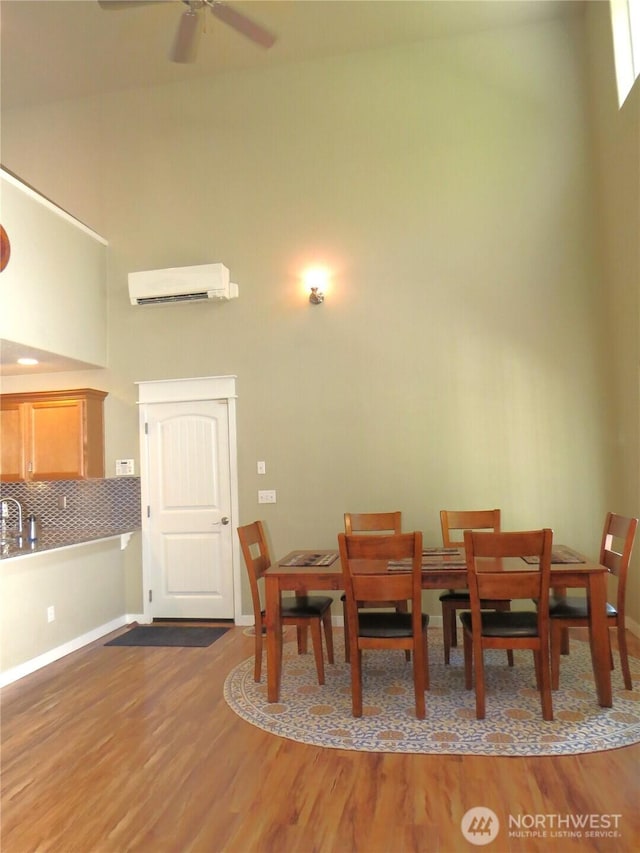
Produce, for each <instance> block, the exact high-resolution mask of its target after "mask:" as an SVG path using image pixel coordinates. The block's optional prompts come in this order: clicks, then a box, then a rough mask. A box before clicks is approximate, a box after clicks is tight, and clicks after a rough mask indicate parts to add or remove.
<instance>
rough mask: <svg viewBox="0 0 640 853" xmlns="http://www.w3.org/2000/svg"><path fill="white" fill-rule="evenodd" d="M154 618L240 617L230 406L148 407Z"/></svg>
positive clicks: (146, 522)
mask: <svg viewBox="0 0 640 853" xmlns="http://www.w3.org/2000/svg"><path fill="white" fill-rule="evenodd" d="M145 437H146V443H147V460H148V461H147V480H148V482H147V489H146V490H145V491H146V494H147V499H148V506H147V507H146V508H145V507H144V506H143V514H144V513H145V510H146V516H147V517H146V518H145V519H144V522H143V523H144V526H145V527H146V528H147V531H146V533H147V536H146V542H147V545H148V555H147V558H148V560H149V562H150V565H149V571H148V576H149V578H150V583H151V587H150V591H149V600H150V610H151V613H152V615H153V618H155V619H158V618H163V617H165V618H185V619H189V618H191V619H229V618H233V615H234V600H233V586H234V584H233V553H232V552H233V549H232V535H233V529H234V526H233V524H232V523H231V520H232V501H231V483H230V453H229V416H228V402H227V400H195V401H177V402H170V403H154V404H152V405H148V406H146V407H145Z"/></svg>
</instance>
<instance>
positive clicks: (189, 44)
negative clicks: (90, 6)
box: [98, 0, 276, 62]
mask: <svg viewBox="0 0 640 853" xmlns="http://www.w3.org/2000/svg"><path fill="white" fill-rule="evenodd" d="M173 2H177V0H98V5H99V6H100V8H102V9H109V10H112V9H127V8H129V7H130V6H150V5H152V4H156V3H173ZM180 2H181V3H182V4H183V5H184V6H186V7H187V9H186V11H184V12H183V13H182V17H181V18H180V21H179V22H178V29H177V30H176V34H175V36H174V39H173V45H172V47H171V50H170V52H169V59H171V61H172V62H195V59H196V53H197V50H198V41H199V38H200V33H201V31H202V27H201V21H202V15H203V14H204V10H205V9H210V10H211V14H212V15H213V16H214V17H215V18H217V19H218V20H219V21H222V22H223V23H225V24H228V25H229V26H230V27H233V29H234V30H236V31H237V32H239V33H241V34H242V35H243V36H246V38H248V39H250V40H251V41H252V42H254V43H255V44H257V45H260V47H264V48H269V47H271V46H272V45H273V44H274V43H275V41H276V37H275V36H274V35H273V34H272V33H270V32H269V31H268V30H265V29H264V27H262V26H260V24H258V23H256V22H255V21H253V20H251V18H248V17H247V16H246V15H243V14H242V13H241V12H238V11H237V10H236V9H232V8H231V6H229V5H227V3H224V2H222V0H180Z"/></svg>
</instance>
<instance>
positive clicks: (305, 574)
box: [264, 545, 613, 708]
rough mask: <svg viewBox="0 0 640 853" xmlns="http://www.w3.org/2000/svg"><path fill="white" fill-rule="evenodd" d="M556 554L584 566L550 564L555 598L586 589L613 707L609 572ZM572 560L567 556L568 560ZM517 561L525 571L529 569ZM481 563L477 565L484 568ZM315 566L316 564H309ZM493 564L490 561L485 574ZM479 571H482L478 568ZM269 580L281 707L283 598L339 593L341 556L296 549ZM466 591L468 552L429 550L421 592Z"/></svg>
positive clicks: (375, 567) (376, 566) (594, 655)
mask: <svg viewBox="0 0 640 853" xmlns="http://www.w3.org/2000/svg"><path fill="white" fill-rule="evenodd" d="M553 550H554V554H558V555H559V556H560V557H564V558H565V559H567V558H569V559H570V558H571V555H573V556H574V557H575V559H576V560H581V562H570V563H569V562H562V563H556V562H553V563H552V565H551V586H552V587H553V588H554V590H555V591H556V594H562V593H563V592H564V590H566V589H567V588H575V587H578V588H583V589H586V594H587V598H588V601H589V612H590V622H589V643H590V647H591V662H592V666H593V674H594V679H595V684H596V692H597V697H598V702H599V704H600V705H601V706H602V707H604V708H610V707H611V706H612V703H613V699H612V689H611V670H610V652H609V627H608V623H607V618H606V602H607V575H608V573H609V570H608V569H607V567H606V566H602V565H600V563H596V562H593V561H592V560H589V558H588V557H585V556H583V555H582V554H579V553H578V552H576V551H573V550H572V549H570V548H567V546H562V545H560V546H554V549H553ZM567 555H569V557H567ZM514 559H518V560H519V562H520V563H521V567H522V569H523V570H526V568H527V564H526V563H525V562H524V560H520V559H519V558H514ZM481 562H482V561H479V563H481ZM309 563H315V564H314V565H308V564H309ZM360 563H361V565H360V567H358V566H357V565H356V566H355V571H362V572H364V573H367V574H370V573H378V572H387V571H394V569H393V568H390V567H389V565H388V564H387V563H385V562H383V561H370V560H362V561H360ZM492 567H493V569H494V570H495V562H494V561H493V560H487V561H486V566H485V570H489V569H491V568H492ZM478 568H479V570H482V568H481V566H480V565H478ZM264 579H265V627H266V633H267V636H266V641H267V699H268V701H269V702H277V701H278V700H279V698H280V683H281V679H282V614H281V596H282V592H283V591H285V590H287V591H290V592H293V593H294V594H295V595H306V594H307V593H309V592H310V591H312V590H313V591H315V590H341V589H343V588H344V586H343V579H342V565H341V563H340V557H339V555H338V552H337V551H334V550H326V549H319V550H312V549H305V550H297V551H291V552H290V553H289V554H287V555H286V556H285V557H283V558H282V559H280V560H279V561H278V562H277V563H275V564H273V565H271V566H270V567H269V568H268V569H267V571H266V572H265V574H264ZM466 587H467V569H466V563H465V558H464V549H461V548H460V549H459V548H439V547H433V548H425V550H424V552H423V566H422V588H423V589H465V588H466Z"/></svg>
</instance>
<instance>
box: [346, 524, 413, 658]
mask: <svg viewBox="0 0 640 853" xmlns="http://www.w3.org/2000/svg"><path fill="white" fill-rule="evenodd" d="M344 532H345V533H346V534H347V536H350V535H351V534H353V533H384V532H386V533H401V532H402V513H401V512H398V511H394V512H345V514H344ZM340 601H341V602H342V624H343V625H344V659H345V661H346V662H347V663H349V655H350V652H349V648H350V646H349V623H348V619H347V605H346V601H347V597H346V595H342V596H340ZM358 608H359V609H362V610H372V609H380V608H393V609H394V610H395V612H396V613H408V612H409V608H408V606H407V602H406V601H359V602H358ZM405 657H406V659H407V660H411V652H410V651H408V650H407V651H405Z"/></svg>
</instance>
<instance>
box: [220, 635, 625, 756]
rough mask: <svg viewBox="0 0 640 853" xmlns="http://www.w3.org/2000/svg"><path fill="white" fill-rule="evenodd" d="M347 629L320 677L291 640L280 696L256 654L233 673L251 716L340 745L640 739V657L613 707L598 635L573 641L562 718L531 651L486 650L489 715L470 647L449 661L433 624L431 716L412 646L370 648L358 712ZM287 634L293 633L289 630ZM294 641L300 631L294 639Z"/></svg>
mask: <svg viewBox="0 0 640 853" xmlns="http://www.w3.org/2000/svg"><path fill="white" fill-rule="evenodd" d="M342 637H343V635H342V631H339V632H335V636H334V642H335V646H336V649H335V660H336V663H335V664H334V665H330V664H325V681H326V683H325V684H324V685H323V686H320V685H319V684H318V681H317V676H316V669H315V665H314V661H313V655H311V654H307V655H298V654H297V647H296V644H295V643H294V642H289V641H285V644H284V652H283V675H282V684H281V691H280V693H281V695H280V701H279V702H278V703H271V704H270V703H268V702H267V699H266V674H265V672H264V669H263V677H262V682H261V683H259V684H256V683H255V682H254V680H253V658H250V659H248V660H246V661H244V662H243V663H241V664H239V665H238V666H237V667H235V669H233V670H232V671H231V673H230V674H229V675H228V677H227V679H226V681H225V685H224V696H225V699H226V701H227V703H228V704H229V706H230V707H231V708H232V709H233V710H234V711H235V712H236V714H238V715H239V716H240V717H242V719H244V720H246V721H247V722H248V723H251V724H252V725H254V726H258V727H259V728H261V729H264V730H265V731H268V732H271V733H272V734H274V735H279V736H280V737H284V738H289V739H290V740H295V741H299V742H301V743H307V744H311V745H314V746H322V747H328V748H333V749H350V750H360V751H365V752H404V753H425V754H430V753H431V754H440V755H445V754H450V755H501V756H514V757H515V756H525V755H574V754H577V753H584V752H598V751H601V750H607V749H615V748H618V747H622V746H628V745H630V744H634V743H638V742H640V683H639V682H640V662H639V661H638V660H637V659H634V658H631V659H630V664H631V673H632V677H633V680H634V690H632V691H630V690H625V689H624V684H623V682H622V676H621V674H620V668H619V661H618V659H617V655H616V653H615V652H614V660H615V665H616V669H615V670H614V671H613V673H612V680H613V708H601V707H600V706H599V705H598V703H597V700H596V693H595V685H594V681H593V674H592V670H591V657H590V653H589V646H588V643H586V642H583V641H579V640H574V639H572V641H571V654H570V655H569V656H568V657H567V656H563V657H562V659H561V670H560V689H559V690H557V691H554V693H553V709H554V720H553V721H552V722H545V721H544V720H543V719H542V714H541V709H540V694H539V693H538V691H537V689H536V686H535V674H534V669H533V658H532V655H531V652H528V653H527V652H515V654H514V657H515V666H514V667H513V668H510V667H508V666H507V662H506V652H499V651H496V652H493V651H489V652H488V653H486V654H485V675H486V683H487V695H486V718H485V719H484V720H476V716H475V695H474V692H473V690H465V687H464V671H463V656H462V650H461V649H460V648H458V649H455V648H454V649H452V650H451V664H450V666H445V665H444V663H443V649H442V632H441V631H440V630H439V629H438V630H433V631H429V662H430V680H431V687H430V689H429V690H428V691H427V693H426V700H427V716H426V718H425V719H424V720H417V719H416V717H415V705H414V694H413V677H412V668H411V667H412V665H411V663H407V662H406V661H405V659H404V653H403V652H388V651H376V652H369V653H367V652H365V653H364V656H363V700H364V714H363V716H362V717H361V718H359V719H356V718H354V717H353V716H352V715H351V682H350V672H349V666H348V664H346V663H345V662H344V647H343V639H342ZM285 639H287V638H285ZM291 639H293V637H292V638H291Z"/></svg>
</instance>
